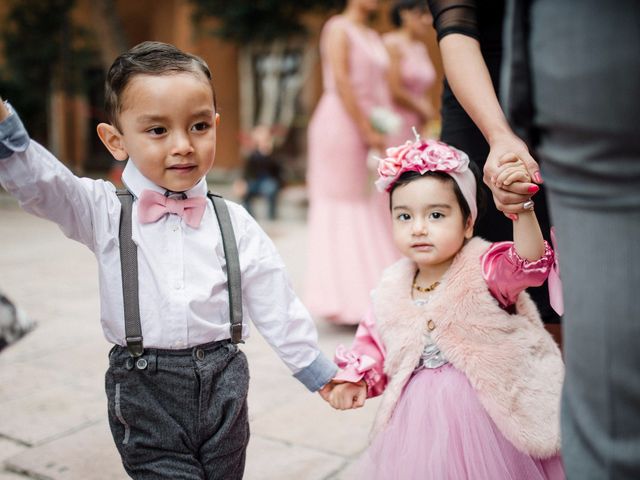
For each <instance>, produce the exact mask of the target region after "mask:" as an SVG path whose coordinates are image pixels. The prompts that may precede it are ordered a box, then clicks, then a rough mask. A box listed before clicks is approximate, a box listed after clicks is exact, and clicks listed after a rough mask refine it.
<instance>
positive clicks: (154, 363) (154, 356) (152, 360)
mask: <svg viewBox="0 0 640 480" xmlns="http://www.w3.org/2000/svg"><path fill="white" fill-rule="evenodd" d="M147 351H148V352H149V354H148V356H147V360H148V361H149V367H148V368H149V373H156V372H157V371H158V351H157V350H156V349H155V348H150V349H148V350H147Z"/></svg>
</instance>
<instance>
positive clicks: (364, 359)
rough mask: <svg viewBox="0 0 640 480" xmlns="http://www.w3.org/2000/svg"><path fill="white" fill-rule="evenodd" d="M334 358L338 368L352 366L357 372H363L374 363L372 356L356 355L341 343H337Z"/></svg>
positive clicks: (369, 368)
mask: <svg viewBox="0 0 640 480" xmlns="http://www.w3.org/2000/svg"><path fill="white" fill-rule="evenodd" d="M334 360H335V362H336V365H338V367H339V368H342V369H345V368H347V367H352V368H353V369H354V370H355V371H356V372H358V373H365V372H366V371H368V370H371V369H372V368H373V367H374V366H375V364H376V361H375V360H374V359H373V358H371V357H369V356H367V355H356V354H355V353H353V352H351V351H349V350H347V349H346V348H344V346H343V345H339V346H338V348H336V354H335V356H334Z"/></svg>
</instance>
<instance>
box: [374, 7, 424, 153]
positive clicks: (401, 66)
mask: <svg viewBox="0 0 640 480" xmlns="http://www.w3.org/2000/svg"><path fill="white" fill-rule="evenodd" d="M391 21H392V22H393V24H394V25H395V26H396V27H397V28H396V29H395V30H393V31H391V32H389V33H387V34H385V35H384V36H383V37H382V38H383V41H384V44H385V47H387V51H388V52H389V58H390V67H389V86H390V88H391V95H392V99H393V104H394V107H395V112H396V113H397V114H398V115H399V116H400V118H401V119H402V126H401V127H400V128H399V130H398V131H397V132H396V133H395V134H394V135H393V136H392V138H391V139H390V140H391V144H393V145H400V144H402V143H403V142H406V141H407V140H411V139H413V133H412V128H413V127H415V128H416V129H417V130H418V132H421V131H422V130H423V129H424V127H425V125H426V123H427V122H428V121H429V120H431V119H432V118H433V117H434V115H435V111H434V109H433V106H432V105H431V102H430V101H429V99H428V98H427V96H426V95H427V92H428V91H429V89H430V88H431V87H432V86H433V84H434V82H435V80H436V71H435V69H434V67H433V63H432V62H431V59H430V58H429V53H428V52H427V48H426V46H425V43H424V40H425V37H426V34H427V32H428V31H429V29H430V28H431V24H432V21H433V17H432V16H431V14H430V13H429V9H428V5H427V2H426V0H398V1H397V2H396V3H395V5H394V6H393V7H392V9H391Z"/></svg>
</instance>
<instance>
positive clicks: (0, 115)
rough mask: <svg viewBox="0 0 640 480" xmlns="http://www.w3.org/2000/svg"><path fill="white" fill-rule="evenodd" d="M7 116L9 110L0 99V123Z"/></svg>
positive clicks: (0, 98)
mask: <svg viewBox="0 0 640 480" xmlns="http://www.w3.org/2000/svg"><path fill="white" fill-rule="evenodd" d="M8 116H9V110H7V107H6V106H5V104H4V101H3V100H2V97H0V122H2V121H3V120H4V119H5V118H7V117H8Z"/></svg>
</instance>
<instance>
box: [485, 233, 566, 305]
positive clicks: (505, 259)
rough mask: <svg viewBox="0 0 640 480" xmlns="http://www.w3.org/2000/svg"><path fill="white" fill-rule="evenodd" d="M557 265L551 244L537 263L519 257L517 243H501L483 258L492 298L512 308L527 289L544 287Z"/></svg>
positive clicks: (491, 248) (495, 244) (486, 279)
mask: <svg viewBox="0 0 640 480" xmlns="http://www.w3.org/2000/svg"><path fill="white" fill-rule="evenodd" d="M554 261H555V255H554V253H553V249H552V248H551V246H550V245H549V244H548V243H547V242H544V254H543V255H542V257H540V258H539V259H538V260H535V261H533V262H531V261H529V260H526V259H524V258H522V257H521V256H520V255H518V252H516V249H515V247H514V245H513V242H497V243H494V244H493V245H491V247H489V250H487V251H486V253H485V254H484V255H483V256H482V275H483V276H484V279H485V281H486V282H487V286H488V287H489V291H490V292H491V295H493V296H494V297H495V298H496V300H498V302H500V305H502V306H503V307H508V306H510V305H513V304H514V303H515V302H516V299H517V298H518V295H520V293H521V292H522V291H523V290H524V289H526V288H529V287H538V286H540V285H542V284H543V283H544V281H545V280H546V279H547V277H548V276H549V273H550V272H551V269H552V268H553V265H554Z"/></svg>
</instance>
